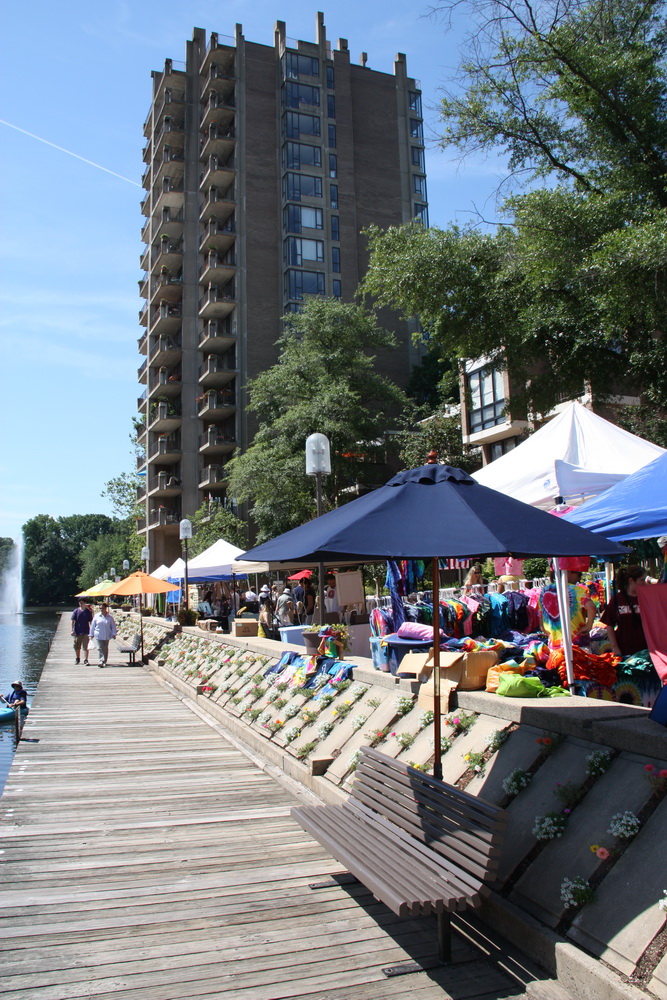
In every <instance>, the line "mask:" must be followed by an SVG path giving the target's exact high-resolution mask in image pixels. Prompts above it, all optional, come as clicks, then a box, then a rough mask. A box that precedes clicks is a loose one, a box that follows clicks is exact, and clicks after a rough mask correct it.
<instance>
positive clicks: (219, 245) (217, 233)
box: [199, 215, 236, 254]
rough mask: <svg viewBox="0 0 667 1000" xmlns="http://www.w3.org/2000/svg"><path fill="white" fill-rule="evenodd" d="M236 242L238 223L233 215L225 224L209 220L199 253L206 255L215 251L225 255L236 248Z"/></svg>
mask: <svg viewBox="0 0 667 1000" xmlns="http://www.w3.org/2000/svg"><path fill="white" fill-rule="evenodd" d="M235 242H236V222H235V220H234V216H233V215H232V216H230V218H229V219H227V221H226V222H225V223H219V222H217V220H216V219H209V221H208V223H207V224H206V226H205V227H204V233H203V236H202V238H201V240H200V243H199V252H200V253H206V252H207V251H210V250H215V251H216V253H219V254H224V253H226V252H227V251H228V250H230V249H231V247H233V246H234V243H235Z"/></svg>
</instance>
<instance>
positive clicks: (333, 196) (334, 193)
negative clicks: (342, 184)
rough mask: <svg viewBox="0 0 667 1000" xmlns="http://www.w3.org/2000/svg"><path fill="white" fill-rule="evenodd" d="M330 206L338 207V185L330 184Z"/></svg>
mask: <svg viewBox="0 0 667 1000" xmlns="http://www.w3.org/2000/svg"><path fill="white" fill-rule="evenodd" d="M329 207H330V208H338V185H337V184H330V185H329Z"/></svg>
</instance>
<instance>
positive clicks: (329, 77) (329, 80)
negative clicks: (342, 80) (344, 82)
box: [327, 66, 335, 90]
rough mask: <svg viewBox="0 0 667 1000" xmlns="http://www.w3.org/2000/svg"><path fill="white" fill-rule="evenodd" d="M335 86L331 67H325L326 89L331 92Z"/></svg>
mask: <svg viewBox="0 0 667 1000" xmlns="http://www.w3.org/2000/svg"><path fill="white" fill-rule="evenodd" d="M334 85H335V77H334V68H333V66H327V87H328V89H329V90H333V89H334Z"/></svg>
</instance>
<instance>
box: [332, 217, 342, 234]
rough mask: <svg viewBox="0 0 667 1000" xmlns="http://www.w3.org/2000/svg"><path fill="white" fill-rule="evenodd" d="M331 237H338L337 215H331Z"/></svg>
mask: <svg viewBox="0 0 667 1000" xmlns="http://www.w3.org/2000/svg"><path fill="white" fill-rule="evenodd" d="M331 239H332V240H339V239H340V224H339V220H338V216H337V215H332V216H331Z"/></svg>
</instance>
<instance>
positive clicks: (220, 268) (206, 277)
mask: <svg viewBox="0 0 667 1000" xmlns="http://www.w3.org/2000/svg"><path fill="white" fill-rule="evenodd" d="M235 274H236V254H235V253H234V252H233V251H232V250H228V251H227V253H226V254H219V253H217V252H216V251H215V250H212V251H210V252H209V253H208V254H207V255H206V259H205V261H204V263H203V264H202V266H201V267H200V268H199V284H200V285H206V286H208V285H218V286H220V285H226V284H227V282H228V281H230V280H231V279H232V278H233V277H234V275H235Z"/></svg>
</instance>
